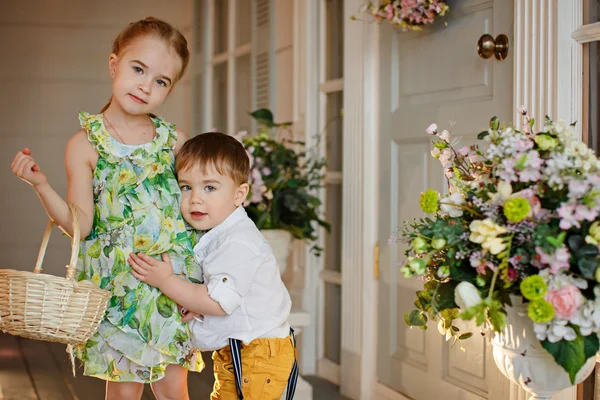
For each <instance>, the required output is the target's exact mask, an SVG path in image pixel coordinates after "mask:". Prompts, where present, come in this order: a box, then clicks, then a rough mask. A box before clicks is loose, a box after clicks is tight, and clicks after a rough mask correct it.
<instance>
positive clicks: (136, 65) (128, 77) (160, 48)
mask: <svg viewBox="0 0 600 400" xmlns="http://www.w3.org/2000/svg"><path fill="white" fill-rule="evenodd" d="M108 64H109V71H110V76H111V77H112V80H113V84H112V101H114V102H116V103H118V104H119V105H120V106H121V108H122V109H123V110H124V111H125V112H127V113H129V114H134V115H136V114H147V113H151V112H153V111H154V110H155V109H156V108H157V107H159V106H160V105H161V104H162V103H163V102H164V101H165V99H166V98H167V95H168V94H169V92H170V91H171V87H172V86H173V84H174V83H175V78H176V76H177V74H179V71H181V66H182V63H181V58H180V57H179V56H178V55H177V53H176V52H175V51H174V50H173V49H172V48H171V47H170V46H169V45H168V43H166V42H165V41H164V40H161V39H158V38H155V37H152V36H142V37H139V38H137V39H135V40H133V41H132V42H131V43H130V44H129V45H128V46H127V47H126V48H125V49H123V50H122V51H121V54H119V55H116V54H111V55H110V57H109V61H108Z"/></svg>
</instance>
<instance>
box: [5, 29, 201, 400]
mask: <svg viewBox="0 0 600 400" xmlns="http://www.w3.org/2000/svg"><path fill="white" fill-rule="evenodd" d="M188 60H189V53H188V49H187V42H186V40H185V38H184V37H183V36H182V35H181V33H180V32H179V31H177V30H176V29H174V28H173V27H172V26H171V25H169V24H168V23H166V22H163V21H160V20H158V19H155V18H146V19H145V20H141V21H138V22H135V23H132V24H129V26H127V27H126V28H125V29H124V30H123V31H122V32H121V33H120V34H119V36H118V37H117V38H116V40H115V41H114V43H113V51H112V54H111V55H110V57H109V60H108V66H109V73H110V76H111V78H112V97H111V99H110V102H109V103H108V104H107V105H106V106H105V107H104V109H103V110H102V112H101V113H100V114H97V115H89V114H87V113H80V114H79V119H80V122H81V126H82V128H83V129H81V130H80V131H78V132H77V133H76V134H75V135H74V136H73V137H72V138H71V139H70V140H69V142H68V144H67V149H66V152H65V165H66V170H67V178H68V190H67V200H68V201H69V202H71V203H75V204H76V205H77V206H78V208H79V211H80V213H81V218H80V219H81V222H80V227H81V233H82V237H86V236H87V237H86V239H85V240H84V241H83V242H82V246H81V251H80V254H79V275H78V280H80V281H81V280H89V281H92V282H94V283H95V284H96V285H98V286H100V287H101V288H104V289H106V290H109V291H110V292H111V293H112V295H113V296H112V298H111V299H110V303H109V305H108V310H107V313H106V318H105V319H104V320H103V321H102V323H101V324H100V327H99V329H98V332H97V333H96V334H95V335H94V336H93V337H92V338H91V339H90V340H89V341H88V342H87V343H86V344H83V345H80V346H78V347H77V348H76V349H75V354H76V356H77V358H79V359H80V360H81V361H82V362H83V364H84V374H85V375H89V376H94V377H97V378H100V379H104V380H106V381H107V385H106V397H107V399H139V398H140V397H141V395H142V391H143V386H144V383H152V389H153V391H154V393H155V395H156V397H157V398H158V399H170V398H173V399H188V393H187V370H192V371H198V372H199V371H201V370H202V368H203V366H204V365H203V362H202V357H201V355H200V352H199V351H197V350H195V349H193V348H192V347H191V344H190V340H189V332H188V329H187V327H186V324H184V323H182V321H181V315H180V314H179V312H178V310H177V304H175V303H174V302H173V301H172V300H171V299H169V298H167V297H166V296H164V295H163V294H161V292H160V291H158V290H157V289H155V288H153V287H150V286H148V285H146V284H144V283H142V282H140V281H138V280H137V279H136V278H134V276H133V275H132V274H131V273H130V267H129V265H128V264H127V262H126V258H127V255H128V254H129V253H131V252H134V253H138V252H145V253H147V254H150V255H154V256H155V257H158V256H159V255H160V254H162V253H165V252H166V253H168V254H169V257H170V258H171V260H172V261H173V266H174V268H175V269H176V273H178V274H179V275H181V276H183V277H186V278H187V279H188V280H190V281H192V282H199V280H200V279H201V277H202V273H201V271H200V268H199V266H198V265H197V264H195V261H194V257H193V252H192V242H191V238H190V237H189V236H188V234H187V232H186V228H185V225H184V222H183V219H182V217H181V214H180V211H179V197H180V192H179V186H178V184H177V181H176V179H175V173H174V161H175V155H177V152H178V151H179V149H180V148H181V146H182V145H183V143H184V142H185V140H186V136H184V135H183V134H182V133H181V132H177V131H176V130H175V126H174V125H172V124H169V123H167V122H165V121H163V120H162V119H160V118H157V117H155V116H154V115H153V114H151V113H152V111H154V110H155V109H156V108H157V107H158V106H160V105H161V104H162V103H163V102H164V101H165V99H166V97H167V95H168V94H169V93H170V91H171V90H172V88H173V85H174V84H175V83H176V82H177V81H178V80H179V79H181V77H182V76H183V74H184V72H185V69H186V66H187V64H188ZM12 171H13V173H14V174H15V175H17V176H18V177H19V178H21V179H23V180H24V181H26V182H27V183H29V184H30V185H31V186H33V189H34V190H35V192H36V193H37V195H38V196H39V198H40V200H41V201H42V204H43V205H44V208H45V209H46V212H47V213H48V215H49V216H50V218H52V220H54V221H55V223H56V224H57V225H58V226H59V227H61V229H63V230H64V231H66V232H67V233H69V234H70V235H72V233H73V232H72V231H73V228H72V217H71V215H70V213H69V208H68V206H67V202H65V201H64V200H63V199H62V198H61V197H60V196H59V195H58V194H57V193H56V192H55V191H54V190H53V189H52V187H50V185H49V183H48V181H47V179H46V176H45V175H44V174H43V173H42V171H41V170H40V168H39V166H38V165H37V163H36V162H35V160H34V159H33V158H32V156H31V151H30V150H29V149H24V150H23V151H22V152H19V153H17V155H16V157H15V159H14V160H13V163H12Z"/></svg>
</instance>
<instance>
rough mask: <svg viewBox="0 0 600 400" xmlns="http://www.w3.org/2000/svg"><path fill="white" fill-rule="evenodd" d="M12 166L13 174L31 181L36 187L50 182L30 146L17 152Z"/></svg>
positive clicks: (28, 181)
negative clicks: (33, 155) (32, 153)
mask: <svg viewBox="0 0 600 400" xmlns="http://www.w3.org/2000/svg"><path fill="white" fill-rule="evenodd" d="M10 168H11V170H12V172H13V174H15V175H16V176H18V177H19V178H21V179H22V180H24V181H25V182H27V183H29V184H30V185H31V186H33V188H34V189H36V188H38V187H40V186H42V185H45V184H47V183H48V179H47V178H46V175H44V173H43V172H42V171H41V170H40V167H39V166H38V165H37V163H36V162H35V160H34V159H33V157H32V156H31V150H30V149H28V148H25V149H23V151H20V152H18V153H17V155H16V156H15V158H14V160H13V162H12V165H11V167H10Z"/></svg>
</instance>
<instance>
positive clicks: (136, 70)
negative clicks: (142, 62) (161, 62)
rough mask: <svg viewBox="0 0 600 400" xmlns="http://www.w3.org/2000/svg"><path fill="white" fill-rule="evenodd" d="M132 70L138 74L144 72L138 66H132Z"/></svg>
mask: <svg viewBox="0 0 600 400" xmlns="http://www.w3.org/2000/svg"><path fill="white" fill-rule="evenodd" d="M133 70H134V71H135V72H136V73H138V74H141V73H142V72H144V70H143V69H141V68H140V67H133Z"/></svg>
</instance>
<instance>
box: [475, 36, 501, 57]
mask: <svg viewBox="0 0 600 400" xmlns="http://www.w3.org/2000/svg"><path fill="white" fill-rule="evenodd" d="M477 54H479V57H481V58H484V59H488V58H490V57H491V56H496V59H497V60H500V61H502V60H504V59H505V58H506V56H508V36H506V35H504V34H500V35H498V36H496V39H495V40H494V37H493V36H492V35H490V34H488V33H486V34H485V35H482V36H481V37H480V38H479V41H478V42H477Z"/></svg>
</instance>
